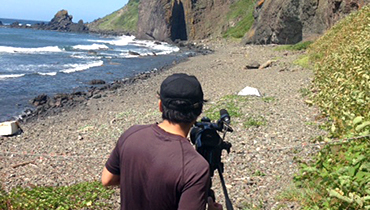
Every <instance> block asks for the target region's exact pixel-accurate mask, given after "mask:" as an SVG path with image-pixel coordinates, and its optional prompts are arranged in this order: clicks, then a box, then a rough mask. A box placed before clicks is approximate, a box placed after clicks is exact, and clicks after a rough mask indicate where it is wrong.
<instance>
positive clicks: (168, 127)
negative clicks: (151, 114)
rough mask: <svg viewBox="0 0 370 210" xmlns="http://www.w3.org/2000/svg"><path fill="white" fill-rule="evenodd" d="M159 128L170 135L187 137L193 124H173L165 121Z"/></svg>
mask: <svg viewBox="0 0 370 210" xmlns="http://www.w3.org/2000/svg"><path fill="white" fill-rule="evenodd" d="M158 126H159V127H160V128H162V129H163V130H164V131H166V132H168V133H172V134H175V135H180V136H182V137H185V138H186V137H187V136H188V133H189V131H190V128H191V126H192V124H188V123H172V122H170V121H168V120H163V122H161V123H159V124H158Z"/></svg>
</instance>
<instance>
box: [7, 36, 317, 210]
mask: <svg viewBox="0 0 370 210" xmlns="http://www.w3.org/2000/svg"><path fill="white" fill-rule="evenodd" d="M204 44H206V45H208V46H210V48H211V49H214V50H215V52H214V53H212V54H207V55H199V56H195V57H190V58H188V59H187V60H186V61H184V62H181V63H179V64H176V65H174V66H171V67H170V68H169V69H167V70H165V71H161V72H158V73H157V74H153V75H151V76H150V77H149V78H148V79H144V80H142V79H140V80H136V82H134V83H132V84H130V85H124V86H122V87H120V88H117V89H115V90H107V91H105V92H104V94H105V95H106V96H105V97H101V98H92V99H91V100H88V101H86V102H84V103H81V104H79V105H78V106H76V107H74V108H73V109H70V110H65V111H62V112H60V113H58V114H57V115H49V116H46V117H44V118H40V119H38V120H35V121H30V122H28V123H25V124H22V125H21V127H22V129H23V130H24V133H22V134H21V135H18V136H13V137H0V144H1V146H2V149H1V151H0V153H1V155H0V159H2V164H1V165H0V177H1V179H0V180H1V182H2V185H3V187H4V189H5V190H7V191H8V190H10V189H12V188H13V187H15V186H23V187H27V186H32V185H43V186H61V185H71V184H75V183H79V182H83V181H94V180H99V179H100V174H101V170H102V167H103V165H104V163H105V161H106V159H107V155H109V154H110V152H111V150H112V149H113V146H114V145H115V143H116V141H117V139H118V137H119V136H120V135H121V133H122V132H123V131H125V130H126V129H127V128H129V127H130V126H131V125H134V124H149V123H155V122H159V121H161V115H160V113H159V111H158V110H157V109H158V108H157V107H158V104H157V103H158V99H157V98H156V91H157V90H158V89H159V86H160V84H161V82H162V81H163V79H164V78H166V77H167V76H168V75H170V74H173V73H180V72H184V73H188V74H192V75H195V76H196V77H197V78H198V80H199V81H200V83H201V84H202V87H203V91H204V95H205V98H206V99H208V100H209V102H208V103H207V104H206V105H205V107H204V109H205V110H207V109H209V108H210V107H212V106H213V105H215V104H217V103H220V102H221V104H222V101H223V100H224V97H225V96H227V95H235V94H236V93H238V92H239V91H240V90H242V89H243V88H244V87H245V86H250V87H255V88H257V89H258V90H259V91H260V92H261V93H262V95H263V97H246V99H245V100H242V101H241V102H240V103H242V104H241V106H240V110H239V111H240V113H241V115H242V116H241V117H233V116H231V123H232V124H231V125H232V127H233V128H234V132H233V133H231V134H228V135H227V136H226V140H227V141H230V142H231V143H232V148H231V153H230V154H228V155H226V154H225V155H223V157H222V161H223V162H224V164H225V171H224V178H225V181H226V184H227V188H228V192H229V196H230V198H231V200H232V203H233V205H234V206H235V208H239V209H243V208H246V206H245V205H246V203H250V204H255V205H259V204H260V202H262V203H263V207H264V208H266V209H271V208H273V207H274V206H277V205H279V202H280V203H283V202H282V201H277V200H276V199H275V197H276V195H277V194H278V193H279V192H281V191H282V190H283V189H284V188H286V187H287V186H288V185H289V184H290V183H291V182H292V176H293V175H294V173H295V172H297V167H298V165H299V163H298V162H296V161H295V157H296V156H297V155H299V156H300V157H302V158H307V159H309V157H310V154H312V153H314V152H316V150H317V148H309V147H305V148H301V149H298V150H297V149H295V150H293V149H292V150H289V149H288V150H284V149H281V150H276V149H279V148H289V147H298V146H300V145H302V144H305V143H309V142H310V140H311V139H312V138H313V137H314V136H317V135H318V134H319V133H320V132H322V131H320V130H319V128H318V126H315V125H312V124H308V123H307V122H312V121H315V115H317V114H318V111H317V110H316V109H315V108H314V107H309V106H307V105H306V104H305V103H304V99H303V97H302V96H301V94H300V93H299V90H300V89H302V88H307V87H308V86H309V84H310V82H311V78H312V76H313V74H312V71H311V70H307V69H303V68H302V67H299V66H296V65H293V64H292V61H293V60H294V59H296V58H298V57H299V56H300V55H301V52H283V51H274V50H273V48H274V46H271V45H268V46H254V45H247V46H240V45H239V44H237V43H226V42H222V41H220V42H217V41H216V42H209V43H207V42H205V43H204ZM277 58H278V59H277ZM267 60H276V62H275V63H274V64H273V65H272V66H271V67H269V68H266V69H262V70H257V69H253V70H249V69H246V65H247V64H248V63H251V62H259V63H264V62H266V61H267ZM268 98H269V99H273V100H271V101H269V102H266V100H264V99H268ZM253 117H262V118H263V119H265V121H266V124H265V125H262V126H259V127H253V126H252V127H245V120H246V119H250V118H253ZM269 151H270V152H269ZM271 151H273V152H271ZM294 151H296V152H294ZM26 161H32V163H30V164H27V165H22V166H19V167H16V168H14V167H12V166H14V165H16V164H19V163H22V162H26ZM257 172H259V173H257ZM262 174H263V175H262ZM213 180H214V182H213V189H214V190H215V193H216V197H217V199H218V200H219V201H221V203H223V193H222V189H221V186H220V184H219V179H218V176H214V179H213ZM118 200H119V197H118V195H116V196H115V197H114V198H113V199H112V200H111V201H110V202H111V203H110V204H112V205H113V206H115V208H117V207H118V206H119V202H118ZM286 205H288V206H289V208H290V209H299V206H298V205H297V204H295V203H287V204H286Z"/></svg>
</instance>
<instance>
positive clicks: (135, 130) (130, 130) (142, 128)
mask: <svg viewBox="0 0 370 210" xmlns="http://www.w3.org/2000/svg"><path fill="white" fill-rule="evenodd" d="M150 127H152V125H151V124H149V125H133V126H131V127H130V128H128V129H127V130H126V131H125V132H123V134H122V135H121V137H120V139H122V140H123V139H126V138H128V137H129V136H131V135H132V134H135V133H138V132H141V131H143V132H145V130H147V129H150Z"/></svg>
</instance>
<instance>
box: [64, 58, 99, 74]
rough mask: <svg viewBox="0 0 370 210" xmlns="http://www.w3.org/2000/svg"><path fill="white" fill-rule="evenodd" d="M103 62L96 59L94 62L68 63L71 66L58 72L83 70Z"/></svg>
mask: <svg viewBox="0 0 370 210" xmlns="http://www.w3.org/2000/svg"><path fill="white" fill-rule="evenodd" d="M103 63H104V62H103V61H96V62H92V63H87V64H71V65H69V66H70V67H71V68H68V69H64V70H61V71H60V72H63V73H67V74H69V73H73V72H76V71H84V70H87V69H89V68H92V67H96V66H102V65H103Z"/></svg>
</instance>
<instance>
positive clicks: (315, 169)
mask: <svg viewBox="0 0 370 210" xmlns="http://www.w3.org/2000/svg"><path fill="white" fill-rule="evenodd" d="M295 180H296V183H297V186H299V187H305V188H308V189H313V190H312V191H311V193H310V196H311V197H313V198H315V199H310V200H308V201H307V202H308V203H306V205H308V206H311V207H314V208H317V209H324V208H331V209H368V208H370V195H369V194H370V138H362V139H359V140H356V141H351V142H349V143H343V144H339V145H334V146H333V145H328V146H326V147H325V148H324V149H322V150H321V151H320V153H319V155H318V156H317V157H316V161H315V162H314V163H313V164H303V165H302V168H301V170H300V173H299V174H298V175H297V176H296V177H295Z"/></svg>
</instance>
